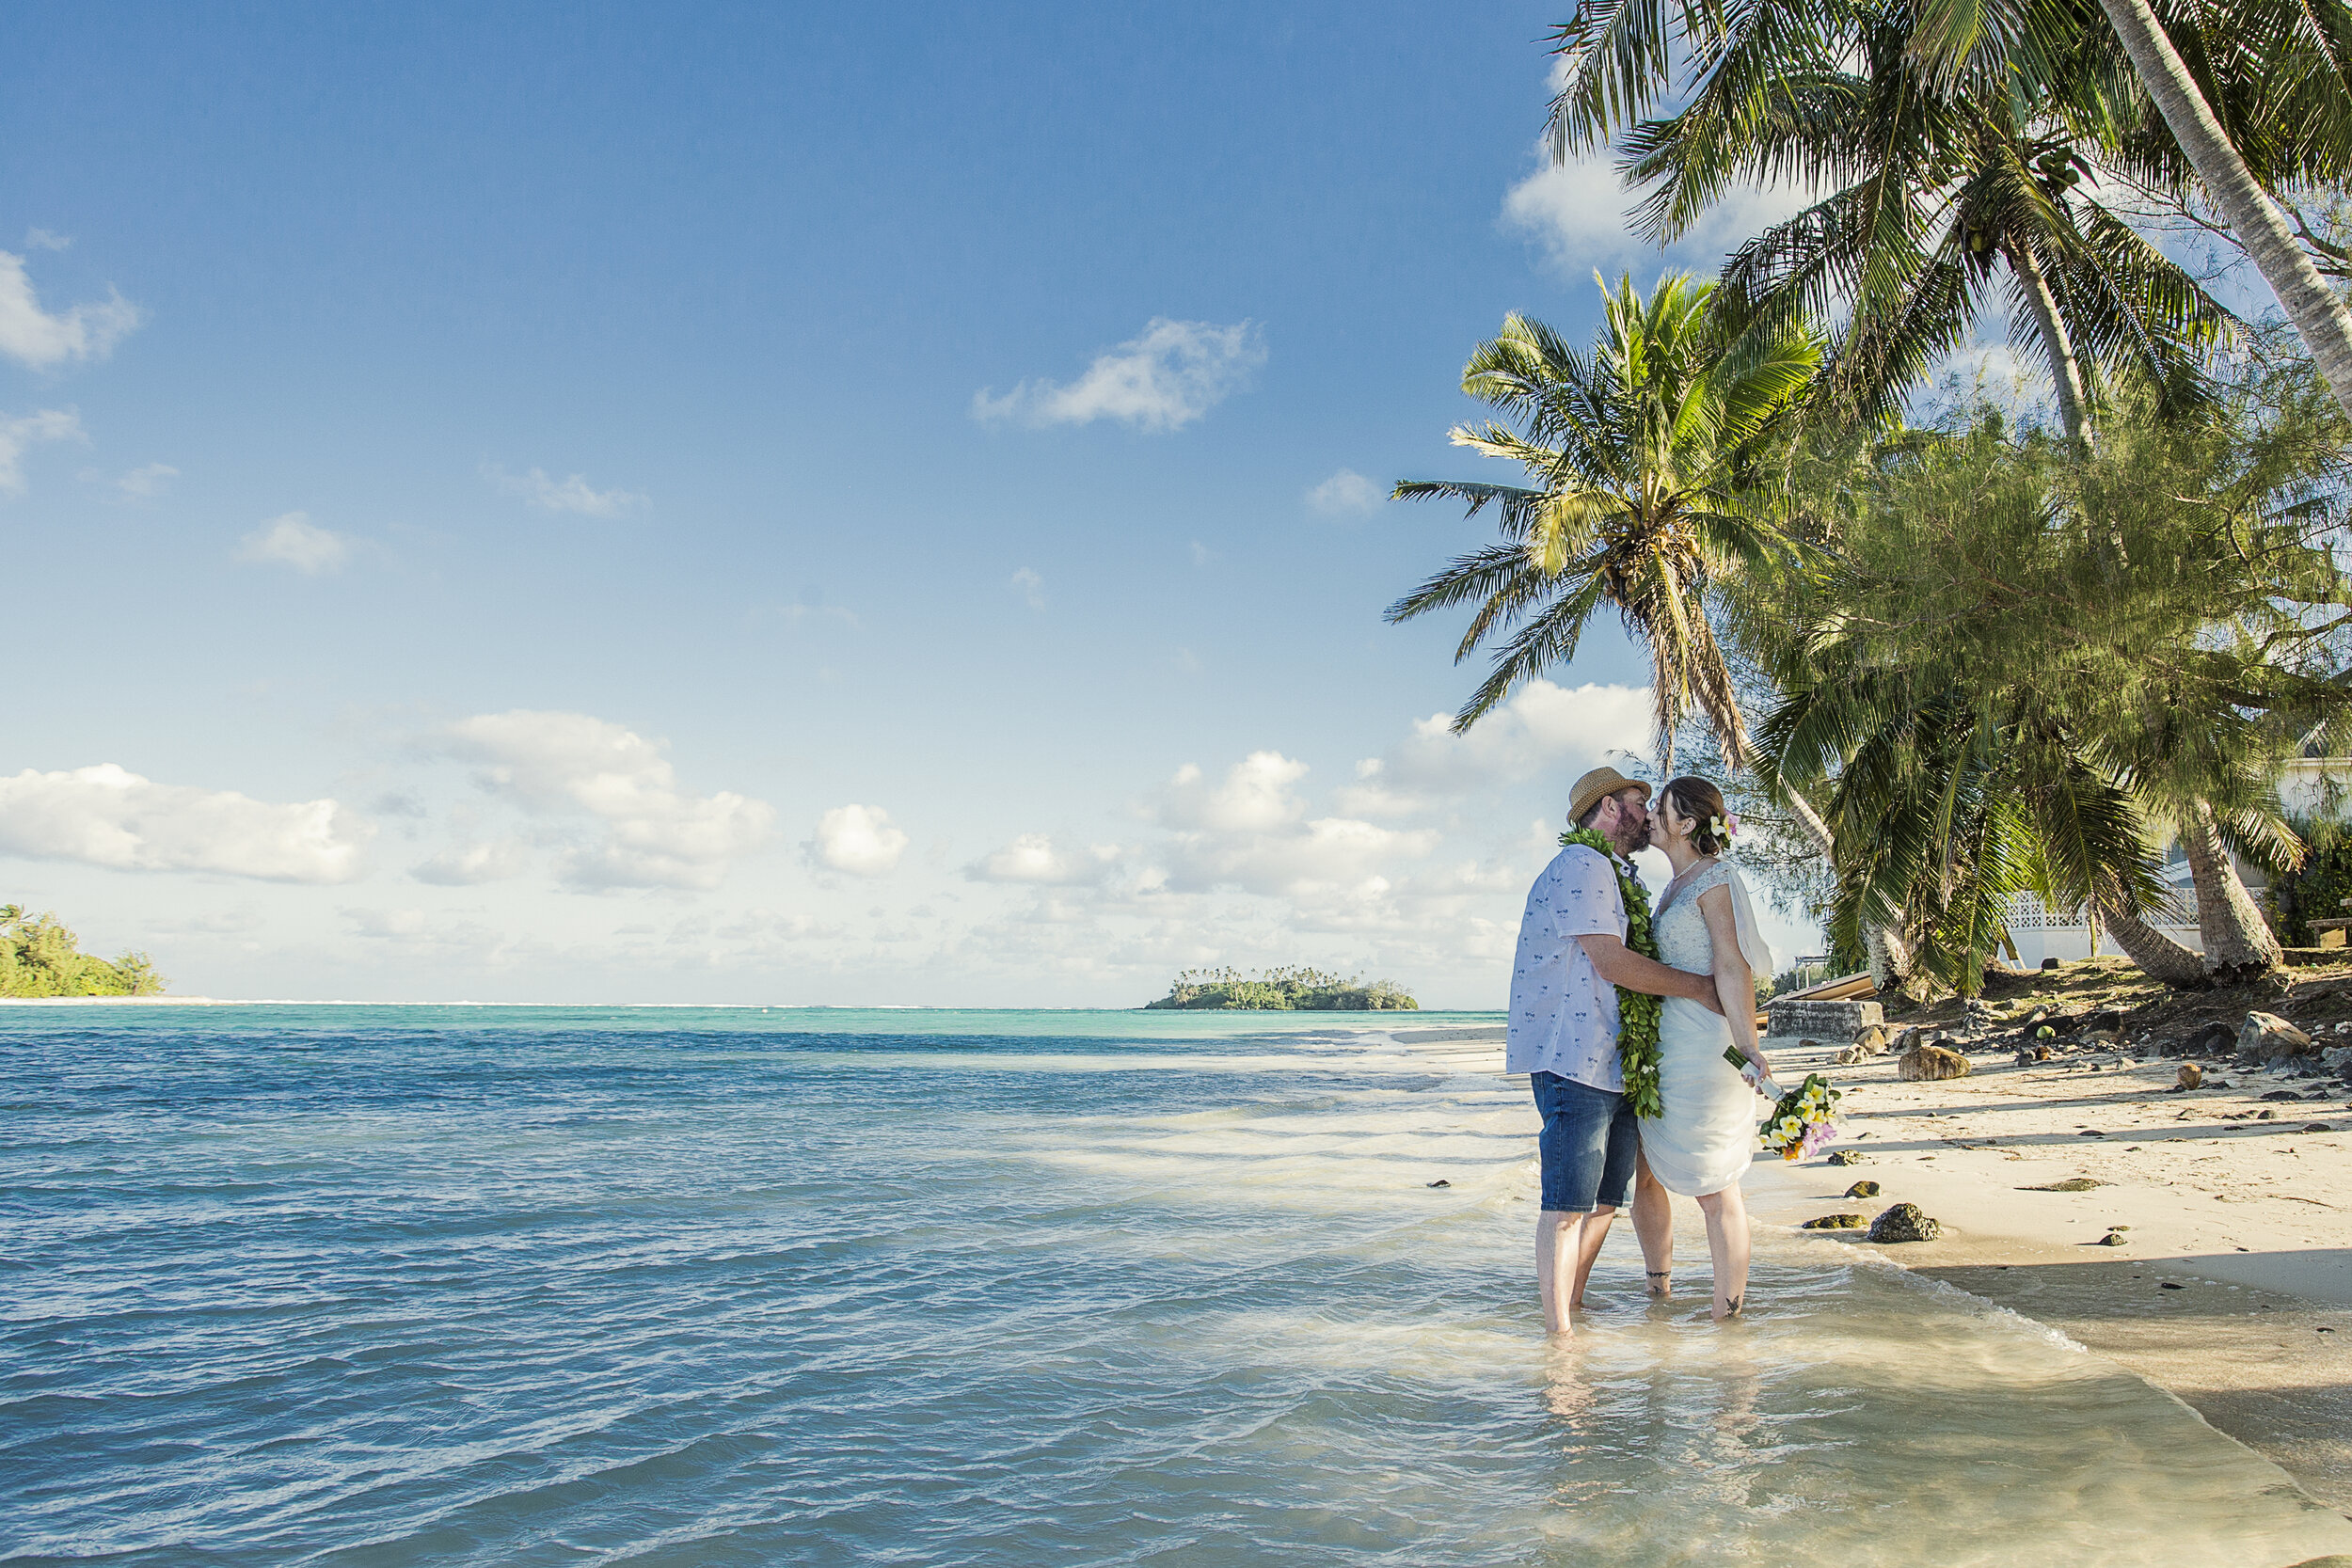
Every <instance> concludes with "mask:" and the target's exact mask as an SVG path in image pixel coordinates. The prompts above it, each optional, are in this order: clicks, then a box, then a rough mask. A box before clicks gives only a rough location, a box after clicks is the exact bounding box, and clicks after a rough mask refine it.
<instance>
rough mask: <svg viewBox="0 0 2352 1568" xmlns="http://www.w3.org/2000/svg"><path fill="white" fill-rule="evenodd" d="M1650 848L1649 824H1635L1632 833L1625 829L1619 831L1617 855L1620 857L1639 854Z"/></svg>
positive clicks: (1621, 828) (1631, 829)
mask: <svg viewBox="0 0 2352 1568" xmlns="http://www.w3.org/2000/svg"><path fill="white" fill-rule="evenodd" d="M1648 847H1649V824H1648V823H1647V822H1636V823H1633V824H1632V825H1631V827H1630V831H1629V830H1628V829H1627V828H1623V827H1620V828H1619V829H1618V830H1617V853H1618V854H1619V855H1620V856H1630V855H1635V854H1639V853H1640V852H1641V851H1642V850H1644V849H1646V848H1648Z"/></svg>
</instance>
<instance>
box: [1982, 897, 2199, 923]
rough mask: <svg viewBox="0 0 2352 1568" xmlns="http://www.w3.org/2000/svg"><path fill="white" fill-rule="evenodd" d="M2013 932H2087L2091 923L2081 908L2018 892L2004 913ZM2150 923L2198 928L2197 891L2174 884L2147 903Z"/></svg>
mask: <svg viewBox="0 0 2352 1568" xmlns="http://www.w3.org/2000/svg"><path fill="white" fill-rule="evenodd" d="M2006 918H2007V920H2008V922H2009V928H2010V930H2012V931H2088V930H2089V929H2090V921H2088V920H2086V919H2085V918H2084V917H2083V911H2082V910H2081V909H2080V908H2076V909H2072V910H2054V909H2052V908H2050V907H2049V906H2048V905H2047V904H2044V903H2043V902H2042V900H2041V899H2039V898H2037V897H2035V896H2034V895H2032V894H2030V893H2020V894H2017V895H2013V896H2012V897H2011V898H2010V901H2009V913H2008V915H2007V916H2006ZM2143 918H2145V919H2146V920H2147V922H2148V924H2149V925H2151V926H2154V927H2171V928H2173V929H2188V930H2194V929H2196V927H2197V890H2196V889H2194V888H2186V887H2176V888H2173V889H2171V890H2169V892H2168V893H2167V894H2166V895H2164V896H2163V897H2162V898H2159V899H2158V900H2156V901H2155V902H2154V903H2153V904H2152V905H2150V906H2148V908H2147V909H2146V911H2144V913H2143Z"/></svg>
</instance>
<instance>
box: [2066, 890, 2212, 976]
mask: <svg viewBox="0 0 2352 1568" xmlns="http://www.w3.org/2000/svg"><path fill="white" fill-rule="evenodd" d="M2094 918H2096V919H2098V920H2102V921H2105V922H2106V928H2107V935H2108V936H2110V937H2112V938H2114V939H2115V945H2116V946H2118V947H2121V948H2122V950H2123V952H2124V955H2125V956H2126V957H2127V958H2130V959H2131V960H2132V962H2134V963H2136V964H2137V965H2138V966H2139V967H2140V969H2141V971H2142V972H2143V973H2145V974H2147V976H2148V978H2150V979H2151V980H2155V981H2158V982H2160V983H2162V984H2164V985H2168V986H2170V987H2172V988H2174V989H2175V990H2198V989H2200V988H2201V987H2203V986H2204V985H2206V984H2207V979H2206V975H2205V960H2204V959H2203V958H2200V957H2198V956H2197V954H2196V953H2195V952H2193V951H2192V950H2190V949H2189V948H2188V947H2186V946H2184V945H2183V944H2182V943H2180V942H2174V941H2173V940H2172V939H2171V938H2170V937H2168V936H2166V935H2165V934H2164V933H2163V932H2162V931H2159V930H2157V929H2156V928H2155V927H2153V926H2151V925H2149V924H2148V923H2147V922H2146V921H2145V920H2142V919H2141V918H2140V917H2139V916H2137V915H2136V914H2132V913H2130V912H2128V911H2124V910H2121V909H2118V908H2116V907H2115V906H2114V905H2112V904H2106V903H2101V904H2099V905H2098V906H2097V913H2096V915H2095V916H2094Z"/></svg>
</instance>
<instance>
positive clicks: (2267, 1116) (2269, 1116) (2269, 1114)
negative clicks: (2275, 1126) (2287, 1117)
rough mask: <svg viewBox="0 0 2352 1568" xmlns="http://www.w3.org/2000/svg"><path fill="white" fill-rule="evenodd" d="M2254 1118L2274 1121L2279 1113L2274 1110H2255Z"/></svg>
mask: <svg viewBox="0 0 2352 1568" xmlns="http://www.w3.org/2000/svg"><path fill="white" fill-rule="evenodd" d="M2254 1119H2255V1120H2256V1121H2276V1120H2278V1119H2279V1113H2278V1112H2276V1111H2256V1112H2255V1113H2254Z"/></svg>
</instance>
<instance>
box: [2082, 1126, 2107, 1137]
mask: <svg viewBox="0 0 2352 1568" xmlns="http://www.w3.org/2000/svg"><path fill="white" fill-rule="evenodd" d="M2074 1136H2076V1137H2078V1138H2104V1137H2106V1133H2105V1132H2100V1131H2099V1130H2098V1129H2097V1128H2095V1127H2086V1128H2084V1129H2083V1130H2082V1131H2081V1132H2077V1133H2075V1134H2074Z"/></svg>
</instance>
